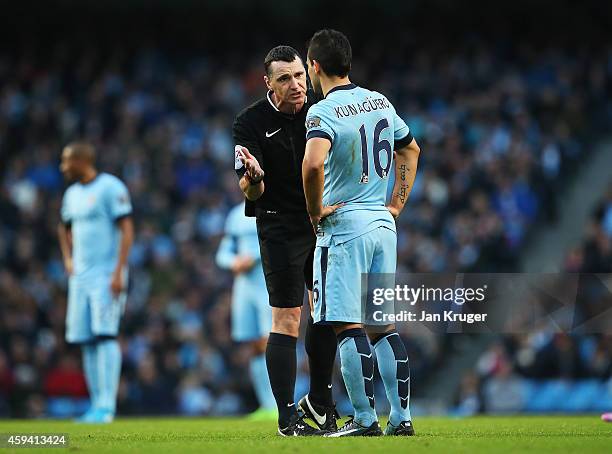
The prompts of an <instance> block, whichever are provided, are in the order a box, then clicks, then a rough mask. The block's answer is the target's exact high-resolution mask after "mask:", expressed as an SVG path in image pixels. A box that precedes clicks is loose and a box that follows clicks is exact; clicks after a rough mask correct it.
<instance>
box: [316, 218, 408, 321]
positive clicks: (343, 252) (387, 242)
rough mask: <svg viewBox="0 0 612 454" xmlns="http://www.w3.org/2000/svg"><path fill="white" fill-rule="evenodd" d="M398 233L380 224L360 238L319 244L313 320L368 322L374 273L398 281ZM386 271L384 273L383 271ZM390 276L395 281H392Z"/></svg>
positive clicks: (387, 281) (388, 283) (317, 248)
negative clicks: (396, 273)
mask: <svg viewBox="0 0 612 454" xmlns="http://www.w3.org/2000/svg"><path fill="white" fill-rule="evenodd" d="M396 265H397V235H396V233H395V232H394V231H393V230H391V229H389V228H387V227H377V228H376V229H374V230H372V231H370V232H368V233H365V234H363V235H361V236H358V237H357V238H353V239H351V240H349V241H346V242H344V243H340V244H335V245H334V244H332V245H330V246H329V247H323V246H317V247H316V249H315V257H314V285H313V298H314V306H315V313H314V321H315V323H319V322H321V323H325V322H328V323H329V322H345V323H364V324H369V323H368V320H369V317H368V314H367V313H366V306H367V305H366V300H367V295H368V286H371V285H372V282H368V280H370V281H372V280H373V279H372V277H369V276H368V274H370V275H374V274H375V276H376V280H380V277H379V276H382V279H383V281H385V286H393V285H394V283H395V269H396ZM383 273H384V274H383ZM389 280H391V281H392V282H389Z"/></svg>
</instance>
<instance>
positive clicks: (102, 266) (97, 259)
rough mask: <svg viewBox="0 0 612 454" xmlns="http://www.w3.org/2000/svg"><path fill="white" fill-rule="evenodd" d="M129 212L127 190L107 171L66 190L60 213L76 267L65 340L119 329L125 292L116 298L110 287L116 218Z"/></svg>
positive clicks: (88, 338)
mask: <svg viewBox="0 0 612 454" xmlns="http://www.w3.org/2000/svg"><path fill="white" fill-rule="evenodd" d="M131 212H132V204H131V202H130V196H129V193H128V191H127V188H126V187H125V185H124V184H123V183H122V182H121V180H119V179H118V178H116V177H114V176H112V175H109V174H107V173H100V174H98V176H97V177H96V178H95V179H94V180H93V181H91V182H89V183H87V184H81V183H74V184H73V185H71V186H70V187H69V188H68V189H67V190H66V193H65V194H64V199H63V201H62V213H61V216H62V221H63V222H64V223H65V224H70V226H71V231H72V262H73V268H74V269H73V274H72V275H71V276H70V280H69V283H68V310H67V312H66V340H67V341H68V342H75V343H81V342H89V341H91V340H92V339H95V338H97V337H99V336H111V337H112V336H116V335H117V333H118V331H119V323H120V319H121V315H122V313H123V309H124V305H125V300H126V297H127V295H126V294H125V293H122V294H120V295H119V296H118V297H115V296H113V295H112V292H111V288H110V285H111V277H112V273H113V271H114V270H115V268H116V266H117V260H118V257H119V245H120V240H121V232H120V230H119V228H118V227H117V223H116V222H117V219H119V218H121V217H123V216H127V215H130V214H131ZM124 279H125V280H127V270H124Z"/></svg>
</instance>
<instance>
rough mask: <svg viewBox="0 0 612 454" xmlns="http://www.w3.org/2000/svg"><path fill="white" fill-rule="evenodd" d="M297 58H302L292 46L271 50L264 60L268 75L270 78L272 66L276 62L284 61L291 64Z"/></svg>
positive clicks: (277, 47)
mask: <svg viewBox="0 0 612 454" xmlns="http://www.w3.org/2000/svg"><path fill="white" fill-rule="evenodd" d="M296 58H300V54H298V51H297V50H295V49H294V48H293V47H291V46H276V47H274V48H272V49H270V52H268V55H266V58H265V59H264V68H265V69H266V74H267V75H268V76H270V65H271V64H272V63H273V62H275V61H284V62H287V63H291V62H292V61H293V60H295V59H296Z"/></svg>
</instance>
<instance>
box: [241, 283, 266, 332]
mask: <svg viewBox="0 0 612 454" xmlns="http://www.w3.org/2000/svg"><path fill="white" fill-rule="evenodd" d="M271 329H272V307H270V304H269V303H268V293H267V291H266V286H265V282H263V283H262V285H253V284H249V283H248V282H236V283H235V284H234V288H233V291H232V339H233V340H234V341H236V342H247V341H251V340H256V339H259V338H261V337H264V336H267V335H268V334H269V333H270V330H271Z"/></svg>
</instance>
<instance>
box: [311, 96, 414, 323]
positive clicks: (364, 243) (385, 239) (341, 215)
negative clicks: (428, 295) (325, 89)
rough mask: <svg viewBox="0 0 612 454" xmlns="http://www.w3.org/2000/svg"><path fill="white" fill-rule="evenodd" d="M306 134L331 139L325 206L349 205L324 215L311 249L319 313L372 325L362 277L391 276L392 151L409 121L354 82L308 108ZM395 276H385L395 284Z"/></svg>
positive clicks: (406, 135) (322, 317) (405, 140)
mask: <svg viewBox="0 0 612 454" xmlns="http://www.w3.org/2000/svg"><path fill="white" fill-rule="evenodd" d="M306 129H307V133H306V134H307V138H308V139H312V138H315V137H321V138H325V139H327V140H329V141H330V142H331V148H330V150H329V153H328V155H327V157H326V159H325V163H324V171H325V182H324V190H323V205H324V206H328V205H336V204H339V203H343V204H344V205H343V206H342V207H341V208H339V209H338V210H336V212H334V213H333V214H332V215H330V216H328V217H327V218H325V219H323V221H322V222H321V224H320V227H321V228H320V232H319V234H318V235H317V247H316V250H315V256H314V269H313V275H314V293H315V297H314V320H315V322H317V323H319V322H324V323H325V322H344V323H363V324H372V323H371V321H370V320H369V319H368V314H367V313H364V311H363V306H362V300H364V297H365V296H367V290H368V285H370V284H371V282H367V283H366V284H367V285H365V286H364V285H363V284H364V282H365V281H364V280H363V279H362V276H365V275H367V276H368V278H369V276H373V275H386V276H394V274H395V268H396V262H397V236H396V230H395V221H394V219H393V216H392V215H391V213H390V212H389V210H388V209H387V208H386V206H385V205H386V196H387V186H388V183H389V174H390V173H391V172H392V171H393V170H392V169H393V150H395V149H398V148H400V147H403V146H405V145H407V144H409V143H410V142H412V135H411V134H410V130H409V129H408V126H406V123H404V121H403V120H402V119H401V118H400V117H399V116H398V115H397V113H396V112H395V109H394V108H393V106H392V105H391V103H390V102H389V101H388V100H387V98H385V97H384V96H383V95H381V94H380V93H377V92H374V91H370V90H366V89H365V88H360V87H357V86H355V85H353V84H349V85H344V86H340V87H336V88H334V89H332V90H331V91H330V92H329V93H328V94H327V96H326V98H325V99H324V100H322V101H319V102H318V103H317V104H316V105H314V106H313V107H311V108H310V110H309V111H308V115H307V118H306ZM392 281H394V279H393V278H392V279H391V280H390V281H389V282H386V281H385V282H384V284H385V286H387V285H390V287H389V288H392V285H391V284H393V282H392Z"/></svg>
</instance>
